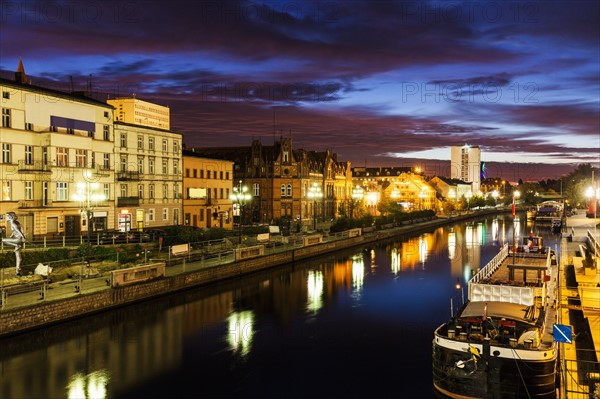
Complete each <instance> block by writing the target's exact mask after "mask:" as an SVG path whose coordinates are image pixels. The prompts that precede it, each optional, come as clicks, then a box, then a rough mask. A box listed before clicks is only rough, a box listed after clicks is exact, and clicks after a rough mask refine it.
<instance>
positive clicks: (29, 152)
mask: <svg viewBox="0 0 600 399" xmlns="http://www.w3.org/2000/svg"><path fill="white" fill-rule="evenodd" d="M25 165H33V146H32V145H26V146H25Z"/></svg>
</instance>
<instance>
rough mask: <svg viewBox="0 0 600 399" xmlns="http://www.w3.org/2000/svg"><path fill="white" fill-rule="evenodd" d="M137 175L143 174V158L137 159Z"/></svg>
mask: <svg viewBox="0 0 600 399" xmlns="http://www.w3.org/2000/svg"><path fill="white" fill-rule="evenodd" d="M138 173H140V174H142V173H144V158H138Z"/></svg>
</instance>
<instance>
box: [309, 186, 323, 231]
mask: <svg viewBox="0 0 600 399" xmlns="http://www.w3.org/2000/svg"><path fill="white" fill-rule="evenodd" d="M307 195H308V198H310V199H312V200H313V220H314V221H313V230H316V229H317V212H316V205H317V199H318V198H323V192H322V191H321V187H319V186H318V185H317V183H313V184H312V186H311V187H310V188H309V189H308V194H307Z"/></svg>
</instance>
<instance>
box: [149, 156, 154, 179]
mask: <svg viewBox="0 0 600 399" xmlns="http://www.w3.org/2000/svg"><path fill="white" fill-rule="evenodd" d="M148 173H150V174H151V175H153V174H154V158H148Z"/></svg>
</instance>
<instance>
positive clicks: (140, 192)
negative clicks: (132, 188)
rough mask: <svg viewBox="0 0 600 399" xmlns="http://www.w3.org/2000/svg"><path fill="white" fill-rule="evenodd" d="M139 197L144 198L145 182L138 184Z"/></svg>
mask: <svg viewBox="0 0 600 399" xmlns="http://www.w3.org/2000/svg"><path fill="white" fill-rule="evenodd" d="M138 198H139V199H142V198H144V185H143V184H138Z"/></svg>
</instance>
